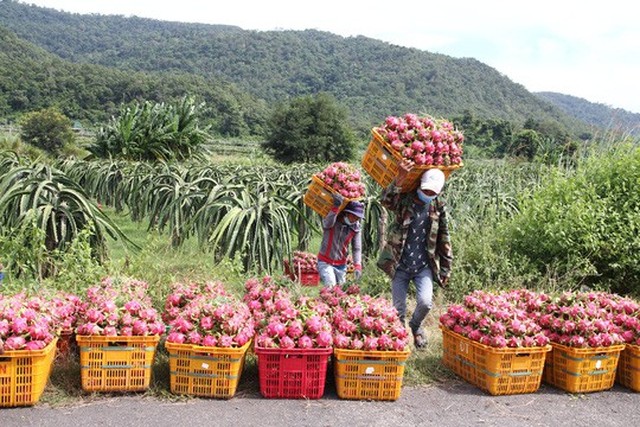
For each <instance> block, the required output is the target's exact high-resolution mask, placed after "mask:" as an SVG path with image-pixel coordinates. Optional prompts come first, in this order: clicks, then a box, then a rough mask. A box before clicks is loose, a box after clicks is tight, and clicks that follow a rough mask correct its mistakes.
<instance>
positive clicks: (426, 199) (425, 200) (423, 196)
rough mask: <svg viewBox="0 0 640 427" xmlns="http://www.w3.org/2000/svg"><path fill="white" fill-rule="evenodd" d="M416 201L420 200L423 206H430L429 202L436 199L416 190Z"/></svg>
mask: <svg viewBox="0 0 640 427" xmlns="http://www.w3.org/2000/svg"><path fill="white" fill-rule="evenodd" d="M417 193H418V199H420V200H422V202H423V203H424V204H425V205H429V204H431V201H432V200H433V199H435V198H436V196H427V195H426V194H424V193H423V192H422V191H420V190H418V191H417Z"/></svg>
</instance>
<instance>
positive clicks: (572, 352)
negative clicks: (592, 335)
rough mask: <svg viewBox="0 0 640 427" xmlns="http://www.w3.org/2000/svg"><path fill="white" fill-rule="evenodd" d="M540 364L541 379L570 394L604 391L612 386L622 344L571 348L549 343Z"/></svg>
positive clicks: (622, 347)
mask: <svg viewBox="0 0 640 427" xmlns="http://www.w3.org/2000/svg"><path fill="white" fill-rule="evenodd" d="M551 346H552V347H553V349H552V350H551V353H550V354H549V357H547V361H546V362H545V367H544V381H545V382H546V383H548V384H551V385H553V386H555V387H558V388H560V389H562V390H565V391H568V392H570V393H586V392H592V391H602V390H608V389H610V388H611V387H613V382H614V380H615V378H616V368H617V366H618V360H619V359H620V352H621V351H622V350H623V349H624V344H621V345H613V346H610V347H596V348H573V347H567V346H564V345H561V344H556V343H552V344H551Z"/></svg>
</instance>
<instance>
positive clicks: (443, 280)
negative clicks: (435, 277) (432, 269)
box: [436, 204, 453, 287]
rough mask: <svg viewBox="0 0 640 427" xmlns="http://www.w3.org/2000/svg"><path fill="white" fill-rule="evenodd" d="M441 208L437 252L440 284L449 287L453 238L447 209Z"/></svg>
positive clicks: (443, 206)
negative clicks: (450, 233)
mask: <svg viewBox="0 0 640 427" xmlns="http://www.w3.org/2000/svg"><path fill="white" fill-rule="evenodd" d="M439 208H440V221H439V226H438V242H437V247H436V252H437V254H438V257H439V258H440V274H439V276H440V277H439V280H440V284H441V285H442V286H443V287H444V286H447V282H448V281H449V277H450V276H451V267H452V265H453V250H452V248H451V236H450V235H449V222H448V218H447V208H446V206H445V205H444V204H443V205H442V206H441V207H439Z"/></svg>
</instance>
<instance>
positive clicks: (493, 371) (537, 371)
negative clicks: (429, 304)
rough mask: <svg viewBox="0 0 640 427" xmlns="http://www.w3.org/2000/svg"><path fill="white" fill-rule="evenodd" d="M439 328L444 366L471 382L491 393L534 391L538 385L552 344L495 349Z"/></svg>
mask: <svg viewBox="0 0 640 427" xmlns="http://www.w3.org/2000/svg"><path fill="white" fill-rule="evenodd" d="M440 329H441V330H442V347H443V352H442V361H443V363H444V365H445V366H447V367H448V368H450V369H451V370H452V371H453V372H455V373H456V374H457V375H459V376H460V377H462V378H463V379H464V380H466V381H467V382H469V383H470V384H473V385H475V386H476V387H478V388H480V389H482V390H484V391H486V392H488V393H489V394H492V395H506V394H523V393H533V392H535V391H537V390H538V389H539V388H540V383H541V381H542V374H543V370H544V363H545V358H546V355H547V353H548V352H549V351H550V350H551V346H549V345H547V346H544V347H527V348H494V347H489V346H486V345H484V344H480V343H479V342H477V341H473V340H471V339H469V338H467V337H464V336H462V335H460V334H456V333H455V332H453V331H451V330H449V329H447V328H444V327H443V326H440Z"/></svg>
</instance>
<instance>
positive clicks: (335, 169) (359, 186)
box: [316, 162, 366, 199]
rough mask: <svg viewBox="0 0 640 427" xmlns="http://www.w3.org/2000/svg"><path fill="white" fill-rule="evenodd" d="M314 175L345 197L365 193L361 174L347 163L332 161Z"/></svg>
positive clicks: (355, 196) (349, 197) (360, 196)
mask: <svg viewBox="0 0 640 427" xmlns="http://www.w3.org/2000/svg"><path fill="white" fill-rule="evenodd" d="M316 177H318V178H319V179H320V180H321V181H322V182H324V183H325V184H326V185H327V186H329V187H330V188H332V189H333V190H334V191H336V192H337V193H339V194H340V195H342V196H343V197H345V198H347V199H359V198H362V197H364V195H365V192H366V191H365V185H364V183H363V182H361V179H362V175H361V174H360V171H359V170H358V169H356V168H355V167H354V166H352V165H350V164H349V163H344V162H336V163H332V164H330V165H329V166H327V167H326V168H325V169H324V170H323V171H322V172H318V173H317V174H316Z"/></svg>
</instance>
